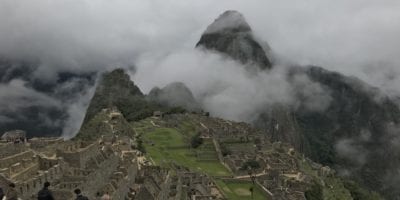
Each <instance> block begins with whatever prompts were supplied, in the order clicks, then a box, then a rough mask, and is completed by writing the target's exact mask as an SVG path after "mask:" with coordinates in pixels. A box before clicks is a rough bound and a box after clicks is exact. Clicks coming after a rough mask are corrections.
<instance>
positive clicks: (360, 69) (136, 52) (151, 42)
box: [0, 0, 400, 136]
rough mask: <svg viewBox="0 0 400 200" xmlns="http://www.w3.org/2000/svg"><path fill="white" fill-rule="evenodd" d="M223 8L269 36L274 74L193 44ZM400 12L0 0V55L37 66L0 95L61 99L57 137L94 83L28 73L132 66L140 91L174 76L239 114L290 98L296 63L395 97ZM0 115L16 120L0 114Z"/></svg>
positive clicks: (331, 5) (394, 5) (314, 94)
mask: <svg viewBox="0 0 400 200" xmlns="http://www.w3.org/2000/svg"><path fill="white" fill-rule="evenodd" d="M228 9H234V10H238V11H240V12H241V13H242V14H243V15H244V16H245V18H246V19H247V22H248V23H249V24H250V26H251V27H252V29H253V31H254V34H255V35H256V36H257V38H258V39H259V40H263V41H266V42H268V44H269V46H270V47H271V49H272V53H271V55H272V56H273V57H274V61H275V66H274V69H273V70H272V71H270V72H266V73H259V74H257V75H251V74H248V73H246V72H245V71H244V69H243V67H242V66H241V65H240V64H238V63H236V62H234V61H232V60H227V59H225V58H223V57H221V56H219V55H215V54H213V53H207V52H203V51H201V50H196V49H194V46H195V44H196V43H197V41H198V40H199V38H200V36H201V34H202V33H203V31H205V30H206V28H207V26H208V25H209V24H210V23H211V22H213V20H214V19H215V18H216V17H217V16H218V15H219V14H221V13H222V12H223V11H225V10H228ZM398 10H400V2H398V1H396V0H386V1H373V0H354V1H346V0H339V1H321V0H309V1H296V2H293V1H278V2H277V1H272V0H249V1H239V0H221V1H212V0H203V1H194V0H193V1H192V0H176V1H165V0H148V1H139V0H129V1H128V0H114V1H108V0H98V1H89V0H82V1H79V2H77V1H72V0H59V1H51V0H40V1H30V2H26V1H15V0H2V1H1V2H0V56H1V57H2V58H3V59H7V60H13V61H14V60H23V61H28V62H29V61H34V62H37V63H38V65H37V66H36V67H35V68H34V69H33V70H32V72H29V77H30V79H29V80H21V78H20V77H16V78H14V79H13V80H10V81H7V82H2V83H1V87H0V91H1V95H0V96H1V100H0V102H10V101H11V102H12V101H13V102H18V101H20V100H21V99H26V97H33V96H34V97H35V99H40V100H39V101H32V102H31V103H45V102H50V103H52V104H46V103H45V104H46V105H55V106H61V107H62V108H64V109H65V112H66V113H67V115H68V118H67V119H66V120H65V121H64V122H63V123H62V124H63V130H64V131H63V134H64V135H69V136H70V135H73V134H74V133H75V132H76V131H77V130H78V129H79V126H80V123H81V121H82V119H83V116H84V110H85V108H86V106H87V103H88V101H89V99H90V96H91V94H92V93H93V87H94V85H93V84H89V83H88V82H83V83H82V82H76V83H72V82H73V81H74V80H70V81H69V83H68V84H77V83H81V84H85V85H84V86H82V87H81V89H80V90H70V89H68V88H65V85H66V84H64V85H63V86H57V87H56V89H55V90H54V91H58V92H61V93H63V92H65V91H67V92H73V94H71V95H68V96H70V98H67V97H66V96H62V97H60V96H57V94H55V92H54V93H49V92H47V93H44V92H41V91H35V90H34V88H32V87H31V86H30V84H29V81H30V80H36V79H39V80H41V81H42V82H46V83H53V84H56V81H57V74H59V73H61V72H72V73H74V74H85V73H91V72H102V71H105V70H110V69H113V68H116V67H124V68H128V69H133V68H132V66H134V67H135V70H131V71H130V74H131V75H132V76H131V77H132V79H133V81H135V83H136V84H138V85H139V87H140V88H141V90H142V91H144V92H145V93H147V92H148V91H150V89H151V88H152V87H154V86H159V87H163V86H165V85H167V84H168V83H170V82H175V81H181V82H184V83H185V84H186V85H188V87H189V88H190V89H191V90H192V91H193V93H194V95H195V96H196V97H197V98H198V100H199V101H200V102H201V103H202V104H203V106H204V107H205V108H206V109H207V110H210V111H211V112H212V114H213V115H216V116H221V117H226V118H229V119H235V120H245V121H249V120H251V119H253V118H254V117H255V116H254V112H255V111H257V110H258V109H259V108H262V107H265V106H268V104H270V103H273V102H284V103H291V104H296V99H295V98H294V97H293V96H292V94H291V90H293V89H299V88H293V86H292V85H290V84H288V83H287V82H286V81H285V80H284V78H283V76H284V73H285V66H286V65H288V64H293V63H295V64H301V65H309V64H312V65H320V66H323V67H324V68H326V69H330V70H336V71H339V72H341V73H343V74H346V75H354V76H357V77H359V78H360V79H362V80H364V81H366V82H368V83H369V84H371V85H373V86H377V87H380V88H381V89H382V90H383V91H384V92H385V93H386V94H389V95H390V96H397V95H398V94H400V79H399V72H400V68H399V67H398V66H399V64H400V58H399V56H398V55H399V54H400V40H399V39H398V35H400V26H398V25H397V23H398V22H399V21H400V12H398ZM0 71H1V70H0ZM3 75H4V74H0V76H3ZM296 80H298V81H299V84H298V85H299V86H298V87H303V88H300V89H302V90H304V91H307V92H309V94H306V96H307V97H310V98H311V99H310V102H313V103H310V109H320V110H323V109H324V107H326V105H324V104H319V103H320V102H329V99H330V97H329V93H328V94H326V93H324V92H323V90H322V89H321V88H320V86H318V85H315V84H313V83H310V82H309V80H307V79H304V77H298V78H296ZM309 85H311V86H309ZM15 87H17V88H18V89H19V90H22V92H21V93H19V94H18V95H16V94H13V95H8V93H10V92H14V93H15V92H16V91H18V90H15ZM304 87H306V88H304ZM308 87H310V88H308ZM310 89H311V90H310ZM24 91H27V92H24ZM5 96H6V97H7V101H6V97H5ZM10 99H11V100H10ZM13 99H15V101H14V100H13ZM27 104H28V105H29V103H27ZM14 108H15V106H14V103H0V110H8V111H9V109H14ZM17 108H18V107H17ZM0 120H1V121H2V122H6V121H10V120H15V119H9V118H7V116H2V115H1V114H0ZM51 120H54V121H56V120H57V119H51Z"/></svg>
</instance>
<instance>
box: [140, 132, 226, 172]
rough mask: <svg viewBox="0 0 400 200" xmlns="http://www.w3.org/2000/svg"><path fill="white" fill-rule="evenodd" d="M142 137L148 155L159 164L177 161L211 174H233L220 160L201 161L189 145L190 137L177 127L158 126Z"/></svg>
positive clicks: (165, 164) (166, 164)
mask: <svg viewBox="0 0 400 200" xmlns="http://www.w3.org/2000/svg"><path fill="white" fill-rule="evenodd" d="M142 138H143V144H144V146H145V149H146V152H147V155H148V156H149V157H150V158H151V159H152V160H153V161H154V162H155V164H157V165H161V166H168V165H169V163H173V162H175V163H176V164H179V165H182V166H185V167H188V168H189V169H191V170H194V171H201V172H204V173H207V174H209V175H211V176H229V175H231V173H230V172H229V171H228V170H227V169H226V168H225V167H224V166H223V165H222V164H221V163H220V162H219V161H218V160H215V161H214V160H208V161H200V160H199V159H198V158H197V156H196V155H197V152H196V151H195V150H194V149H191V148H190V146H189V145H188V144H189V142H188V138H185V136H184V135H183V134H181V133H180V132H178V131H177V130H175V129H171V128H157V129H155V130H154V131H153V132H149V133H145V134H144V135H142ZM199 151H201V146H200V147H199ZM199 154H201V152H199Z"/></svg>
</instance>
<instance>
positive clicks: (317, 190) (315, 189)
mask: <svg viewBox="0 0 400 200" xmlns="http://www.w3.org/2000/svg"><path fill="white" fill-rule="evenodd" d="M304 196H305V197H306V199H307V200H321V199H323V194H322V186H321V184H319V183H317V182H314V183H313V184H312V185H311V187H310V189H309V190H308V191H306V192H305V193H304Z"/></svg>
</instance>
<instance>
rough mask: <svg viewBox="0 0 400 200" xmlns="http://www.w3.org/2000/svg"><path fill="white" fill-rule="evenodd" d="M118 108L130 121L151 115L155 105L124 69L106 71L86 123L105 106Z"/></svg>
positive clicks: (91, 104)
mask: <svg viewBox="0 0 400 200" xmlns="http://www.w3.org/2000/svg"><path fill="white" fill-rule="evenodd" d="M112 107H116V108H118V109H119V110H120V111H121V112H122V114H123V115H124V116H125V118H126V119H127V120H128V121H131V120H138V119H143V118H146V117H149V116H151V115H152V114H153V111H154V110H155V108H154V107H155V105H153V104H151V103H149V102H148V101H147V100H146V99H145V96H144V95H143V93H142V92H141V91H140V89H139V88H138V87H137V86H136V85H135V84H134V83H133V81H131V79H130V77H129V75H128V74H126V73H125V71H124V70H123V69H115V70H113V71H111V72H107V73H104V74H103V75H102V77H101V78H100V80H99V83H98V85H97V88H96V91H95V93H94V96H93V98H92V100H91V101H90V104H89V107H88V109H87V111H86V116H85V119H84V123H86V122H88V121H89V120H90V119H92V118H93V117H94V116H95V115H96V114H97V113H98V112H100V111H101V110H102V109H104V108H112Z"/></svg>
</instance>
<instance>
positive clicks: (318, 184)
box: [131, 114, 381, 200]
mask: <svg viewBox="0 0 400 200" xmlns="http://www.w3.org/2000/svg"><path fill="white" fill-rule="evenodd" d="M131 126H132V127H133V129H134V131H135V132H136V134H137V141H138V143H140V144H141V146H142V147H141V148H142V149H143V151H144V152H145V157H146V158H147V159H148V160H150V162H151V163H152V164H153V165H159V166H162V167H165V168H174V166H184V167H187V168H188V169H190V170H192V171H197V172H201V173H205V174H207V175H208V176H210V177H211V178H212V180H213V181H214V182H215V184H217V186H218V188H219V189H220V191H222V192H223V195H224V197H225V198H226V199H233V200H236V199H241V200H245V199H260V200H261V199H263V200H265V199H293V200H294V199H349V200H350V199H371V200H372V199H381V198H380V197H379V195H377V194H375V193H370V192H368V191H365V190H363V189H361V188H360V187H358V186H357V185H356V184H354V183H353V182H349V181H346V180H342V179H340V178H338V177H337V176H336V175H335V171H334V170H332V169H330V168H329V167H327V166H322V165H320V164H317V163H314V162H312V161H311V160H309V159H308V158H305V157H304V156H303V155H302V154H299V153H297V152H296V151H295V150H294V149H293V148H291V147H290V146H289V145H287V144H284V143H280V142H276V143H270V142H269V141H270V140H269V138H268V136H267V134H264V133H263V132H260V131H258V130H255V129H252V128H249V127H248V125H246V124H244V123H235V122H231V121H226V120H223V119H217V118H210V117H206V116H202V115H199V114H172V115H166V116H164V117H163V118H155V117H150V118H147V119H144V120H141V121H138V122H133V123H131ZM240 135H241V136H240ZM197 136H200V138H202V143H201V144H200V145H199V146H198V147H192V145H191V140H192V139H193V138H194V137H197ZM360 197H362V198H360Z"/></svg>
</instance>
